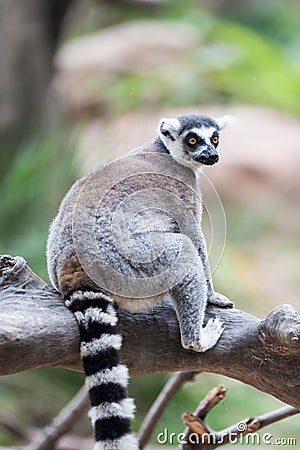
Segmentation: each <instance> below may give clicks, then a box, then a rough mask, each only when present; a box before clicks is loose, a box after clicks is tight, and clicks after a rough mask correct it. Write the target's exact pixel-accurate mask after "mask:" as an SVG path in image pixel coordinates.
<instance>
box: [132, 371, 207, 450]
mask: <svg viewBox="0 0 300 450" xmlns="http://www.w3.org/2000/svg"><path fill="white" fill-rule="evenodd" d="M197 373H198V372H193V371H190V372H177V373H174V375H172V376H171V378H170V379H169V380H168V382H167V383H166V385H165V386H164V387H163V389H162V391H161V392H160V394H159V396H158V397H157V398H156V400H155V401H154V403H153V405H152V406H151V408H150V409H149V411H148V413H147V415H146V417H145V419H144V422H143V423H142V426H141V428H140V431H139V448H140V450H142V449H143V448H144V447H145V445H146V444H147V442H148V440H149V439H150V437H151V435H152V433H153V430H154V428H155V425H156V424H157V422H158V421H159V419H160V418H161V416H162V415H163V413H164V411H165V409H166V407H167V406H168V404H169V403H170V401H171V400H172V398H173V397H174V395H176V393H177V392H178V391H179V389H180V388H181V386H182V385H183V384H184V383H186V382H188V381H193V379H194V378H195V376H196V375H197Z"/></svg>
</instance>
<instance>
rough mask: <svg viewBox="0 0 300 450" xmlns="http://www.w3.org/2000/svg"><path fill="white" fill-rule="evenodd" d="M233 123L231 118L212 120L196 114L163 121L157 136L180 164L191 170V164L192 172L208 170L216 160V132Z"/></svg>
mask: <svg viewBox="0 0 300 450" xmlns="http://www.w3.org/2000/svg"><path fill="white" fill-rule="evenodd" d="M233 120H234V119H233V118H232V117H231V116H224V117H221V118H219V119H213V118H212V117H209V116H204V115H196V114H191V115H188V116H179V117H177V119H166V118H164V119H161V121H160V123H159V127H158V133H159V136H160V138H161V140H162V142H163V144H164V145H165V147H166V148H167V150H168V151H169V152H170V154H171V156H173V157H174V158H175V159H176V160H177V161H178V162H180V163H181V164H184V165H189V166H191V163H192V164H193V166H194V168H195V166H196V167H199V166H202V165H206V166H211V165H213V164H215V163H216V162H218V160H219V154H218V151H217V147H218V144H219V132H220V131H221V130H223V129H224V128H225V127H226V126H227V125H229V123H230V122H232V121H233ZM193 166H192V167H193Z"/></svg>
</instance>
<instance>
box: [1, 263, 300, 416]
mask: <svg viewBox="0 0 300 450" xmlns="http://www.w3.org/2000/svg"><path fill="white" fill-rule="evenodd" d="M0 306H1V308H0V374H1V375H7V374H11V373H16V372H20V371H22V370H26V369H32V368H36V367H41V366H45V365H50V366H57V367H65V368H68V369H71V370H79V371H80V370H82V365H81V361H80V356H79V333H78V328H77V322H76V320H75V318H74V317H73V315H72V314H71V313H70V312H69V311H68V309H67V308H66V307H65V306H64V302H63V299H62V298H61V296H60V294H59V293H58V292H56V291H55V290H54V289H53V288H50V287H49V286H48V285H47V284H46V283H44V282H43V281H42V280H41V279H40V278H39V277H37V275H35V274H34V273H33V272H32V271H31V269H30V268H29V267H28V265H27V264H26V261H25V260H24V259H23V258H21V257H16V258H12V257H10V256H2V257H0ZM213 316H218V317H220V318H221V319H222V320H223V321H224V323H225V331H224V333H223V335H222V337H221V339H220V340H219V342H218V343H217V345H216V346H215V347H213V348H212V349H210V350H209V351H207V352H205V353H195V352H189V351H186V350H184V349H183V348H182V347H181V344H180V335H179V329H178V324H177V319H176V315H175V312H174V310H173V308H172V305H171V303H169V302H165V303H164V304H163V305H162V306H161V307H159V308H156V309H155V310H154V311H151V312H148V313H143V314H129V313H126V312H123V311H119V317H120V320H119V325H118V326H119V330H120V332H121V333H122V335H123V336H124V343H123V347H122V351H121V357H122V360H123V361H124V363H125V364H126V365H127V366H128V367H129V370H130V373H131V375H142V374H149V373H163V372H175V371H181V370H195V371H199V372H204V371H205V372H213V373H218V374H222V375H226V376H229V377H231V378H234V379H236V380H240V381H242V382H244V383H246V384H249V385H251V386H254V387H256V388H257V389H259V390H260V391H263V392H266V393H268V394H271V395H273V396H274V397H276V398H278V399H280V400H282V401H284V402H286V403H288V404H290V405H292V406H294V407H296V408H297V409H300V378H299V373H300V316H299V314H298V313H297V311H296V310H295V309H294V308H293V307H292V306H290V305H282V306H279V307H277V308H275V309H274V310H273V311H271V312H270V313H269V315H268V316H267V317H266V319H264V320H259V319H258V318H256V317H254V316H252V315H249V314H247V313H245V312H243V311H239V310H237V309H229V310H227V309H220V308H216V307H214V306H209V307H208V308H207V317H208V318H209V317H213Z"/></svg>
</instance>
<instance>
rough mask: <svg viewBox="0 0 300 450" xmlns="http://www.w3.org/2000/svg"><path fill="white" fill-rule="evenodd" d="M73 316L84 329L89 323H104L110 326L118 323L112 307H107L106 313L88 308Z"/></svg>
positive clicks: (99, 309) (98, 309)
mask: <svg viewBox="0 0 300 450" xmlns="http://www.w3.org/2000/svg"><path fill="white" fill-rule="evenodd" d="M74 315H75V317H76V319H77V320H78V322H80V323H81V324H82V325H83V326H84V327H88V326H89V322H90V321H93V322H99V323H105V324H109V325H112V326H114V325H116V324H117V322H118V317H117V314H116V311H115V308H114V307H113V306H112V305H108V307H107V308H106V312H103V311H102V309H101V308H95V307H90V308H87V309H86V310H85V311H84V312H81V311H77V312H75V313H74Z"/></svg>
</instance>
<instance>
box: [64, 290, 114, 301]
mask: <svg viewBox="0 0 300 450" xmlns="http://www.w3.org/2000/svg"><path fill="white" fill-rule="evenodd" d="M98 298H99V299H103V300H106V301H107V302H110V303H112V299H111V298H110V297H108V296H107V295H105V294H103V293H102V292H93V291H76V292H73V294H71V295H70V299H69V301H70V302H72V301H73V300H95V299H96V300H97V299H98ZM67 301H68V300H67Z"/></svg>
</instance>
